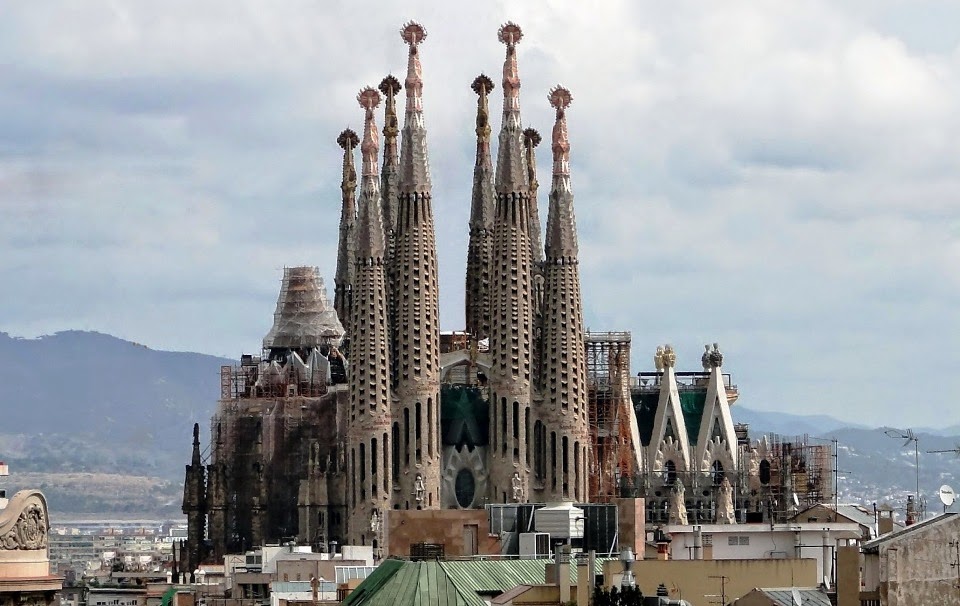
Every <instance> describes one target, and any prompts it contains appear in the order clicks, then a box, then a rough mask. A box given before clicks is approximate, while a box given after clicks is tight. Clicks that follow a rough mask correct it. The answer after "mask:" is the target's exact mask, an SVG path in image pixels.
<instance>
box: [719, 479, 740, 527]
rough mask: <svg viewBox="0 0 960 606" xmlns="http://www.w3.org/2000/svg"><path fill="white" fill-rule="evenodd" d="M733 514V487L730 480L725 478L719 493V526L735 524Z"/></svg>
mask: <svg viewBox="0 0 960 606" xmlns="http://www.w3.org/2000/svg"><path fill="white" fill-rule="evenodd" d="M735 523H736V518H735V517H734V513H733V486H732V485H731V484H730V479H729V478H726V477H725V478H723V481H722V482H720V489H719V491H718V492H717V524H735Z"/></svg>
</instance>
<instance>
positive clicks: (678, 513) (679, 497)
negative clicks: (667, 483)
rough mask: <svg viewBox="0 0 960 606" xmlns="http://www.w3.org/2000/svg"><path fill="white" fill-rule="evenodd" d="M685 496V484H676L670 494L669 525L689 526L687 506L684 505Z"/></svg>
mask: <svg viewBox="0 0 960 606" xmlns="http://www.w3.org/2000/svg"><path fill="white" fill-rule="evenodd" d="M684 495H685V492H684V489H683V482H677V483H676V484H674V485H673V490H672V491H671V492H670V510H669V513H668V515H669V518H668V523H669V524H680V525H682V526H685V525H686V524H687V505H686V503H684Z"/></svg>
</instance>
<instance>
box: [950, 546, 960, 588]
mask: <svg viewBox="0 0 960 606" xmlns="http://www.w3.org/2000/svg"><path fill="white" fill-rule="evenodd" d="M950 547H953V549H954V550H955V555H954V557H955V558H956V559H954V560H953V561H952V562H950V568H953V569H954V570H956V571H957V585H956V587H957V596H958V597H960V541H957V540H954V541H950Z"/></svg>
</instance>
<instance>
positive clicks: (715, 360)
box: [705, 343, 723, 368]
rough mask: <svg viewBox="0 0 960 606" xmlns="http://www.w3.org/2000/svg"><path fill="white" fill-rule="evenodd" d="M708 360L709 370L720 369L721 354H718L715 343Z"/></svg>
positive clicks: (718, 348)
mask: <svg viewBox="0 0 960 606" xmlns="http://www.w3.org/2000/svg"><path fill="white" fill-rule="evenodd" d="M705 355H706V354H705ZM709 358H710V367H711V368H720V367H721V366H723V354H722V353H720V347H719V346H718V345H717V344H716V343H714V344H713V351H711V352H710V355H709Z"/></svg>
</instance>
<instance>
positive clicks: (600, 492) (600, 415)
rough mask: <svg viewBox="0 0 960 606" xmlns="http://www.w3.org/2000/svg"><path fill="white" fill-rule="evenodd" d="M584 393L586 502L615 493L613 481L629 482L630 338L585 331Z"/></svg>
mask: <svg viewBox="0 0 960 606" xmlns="http://www.w3.org/2000/svg"><path fill="white" fill-rule="evenodd" d="M585 344H586V356H587V358H586V359H587V393H588V399H589V402H588V406H589V414H590V420H591V424H590V446H591V461H592V473H591V474H590V486H589V494H590V500H591V501H600V502H605V501H609V500H610V499H611V498H613V497H615V496H616V495H617V494H618V490H617V488H618V486H617V484H618V482H619V478H621V477H623V478H632V477H634V475H635V474H636V473H638V472H639V471H640V470H639V469H637V468H636V467H637V465H636V463H635V461H636V460H637V459H636V452H635V449H636V448H639V444H637V445H634V443H633V442H634V440H633V438H632V437H631V429H630V428H631V423H630V421H631V419H632V415H633V404H632V401H631V398H630V378H631V377H630V333H629V332H588V333H587V335H586V338H585Z"/></svg>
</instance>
